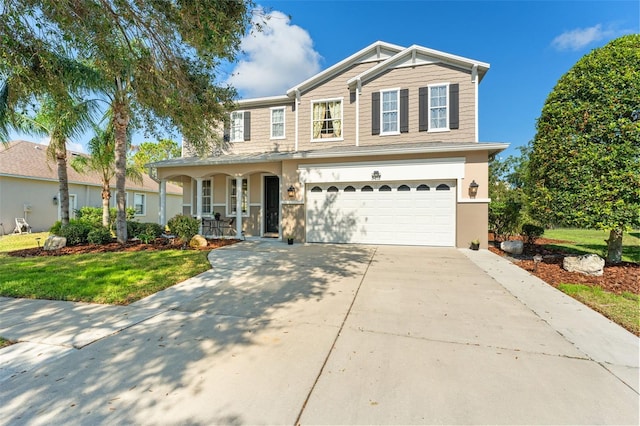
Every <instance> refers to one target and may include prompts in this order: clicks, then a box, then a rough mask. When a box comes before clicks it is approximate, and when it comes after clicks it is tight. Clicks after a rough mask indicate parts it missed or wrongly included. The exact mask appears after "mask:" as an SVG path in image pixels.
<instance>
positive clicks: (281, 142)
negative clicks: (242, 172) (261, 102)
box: [229, 101, 295, 154]
mask: <svg viewBox="0 0 640 426" xmlns="http://www.w3.org/2000/svg"><path fill="white" fill-rule="evenodd" d="M273 107H283V108H284V111H285V139H271V108H273ZM238 111H250V112H251V139H250V140H248V141H243V142H230V143H229V151H230V152H232V153H236V154H243V153H252V152H272V151H293V149H294V145H295V112H294V111H293V101H292V102H291V103H288V104H286V105H270V106H263V107H253V108H240V109H238Z"/></svg>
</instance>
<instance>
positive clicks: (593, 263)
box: [562, 254, 604, 277]
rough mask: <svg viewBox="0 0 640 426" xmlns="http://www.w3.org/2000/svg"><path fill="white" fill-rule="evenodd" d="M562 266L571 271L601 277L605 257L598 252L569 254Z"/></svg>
mask: <svg viewBox="0 0 640 426" xmlns="http://www.w3.org/2000/svg"><path fill="white" fill-rule="evenodd" d="M562 267H563V268H564V269H565V270H567V271H569V272H580V273H582V274H585V275H593V276H596V277H599V276H602V274H603V272H604V259H603V258H601V257H600V256H598V255H597V254H585V255H583V256H569V257H565V258H564V260H563V261H562Z"/></svg>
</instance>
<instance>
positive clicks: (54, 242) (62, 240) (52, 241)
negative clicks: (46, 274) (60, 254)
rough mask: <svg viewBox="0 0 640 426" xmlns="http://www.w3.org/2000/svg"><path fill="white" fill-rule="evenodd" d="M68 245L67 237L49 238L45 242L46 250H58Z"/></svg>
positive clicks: (52, 236)
mask: <svg viewBox="0 0 640 426" xmlns="http://www.w3.org/2000/svg"><path fill="white" fill-rule="evenodd" d="M66 245H67V238H66V237H58V236H56V235H51V236H49V237H48V238H47V239H46V240H44V247H43V249H44V250H57V249H60V248H62V247H64V246H66Z"/></svg>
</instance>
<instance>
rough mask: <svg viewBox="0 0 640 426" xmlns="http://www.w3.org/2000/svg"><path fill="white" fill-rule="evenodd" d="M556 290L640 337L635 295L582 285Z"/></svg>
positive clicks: (565, 286) (638, 314)
mask: <svg viewBox="0 0 640 426" xmlns="http://www.w3.org/2000/svg"><path fill="white" fill-rule="evenodd" d="M558 289H560V290H562V291H563V292H565V293H566V294H568V295H569V296H571V297H573V298H574V299H576V300H579V301H580V302H582V303H584V304H585V305H587V306H589V307H591V308H592V309H594V310H596V311H598V312H600V313H601V314H603V315H604V316H606V317H607V318H609V319H610V320H611V321H613V322H615V323H617V324H619V325H621V326H623V327H624V328H626V329H627V330H629V331H631V332H632V333H634V334H635V335H636V336H640V309H638V303H639V302H640V298H639V297H638V295H637V294H632V293H629V292H624V293H622V294H614V293H610V292H608V291H604V290H603V289H602V288H601V287H598V286H588V285H582V284H560V285H558Z"/></svg>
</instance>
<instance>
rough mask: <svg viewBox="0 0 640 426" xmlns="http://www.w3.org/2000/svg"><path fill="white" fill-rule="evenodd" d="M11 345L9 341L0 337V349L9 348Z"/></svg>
mask: <svg viewBox="0 0 640 426" xmlns="http://www.w3.org/2000/svg"><path fill="white" fill-rule="evenodd" d="M10 344H11V342H10V341H8V340H7V339H4V338H2V337H0V349H1V348H4V347H5V346H9V345H10Z"/></svg>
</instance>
